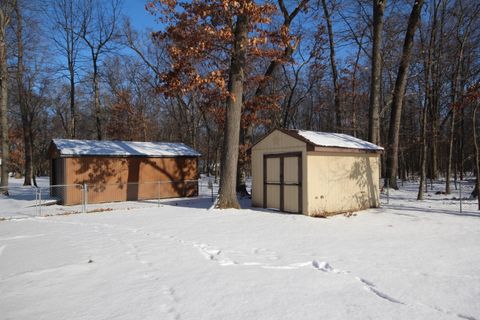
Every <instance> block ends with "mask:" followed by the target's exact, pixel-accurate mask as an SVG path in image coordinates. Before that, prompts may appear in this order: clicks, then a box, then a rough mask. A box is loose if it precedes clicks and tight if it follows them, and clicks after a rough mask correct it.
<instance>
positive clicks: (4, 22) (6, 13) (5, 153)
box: [0, 0, 16, 194]
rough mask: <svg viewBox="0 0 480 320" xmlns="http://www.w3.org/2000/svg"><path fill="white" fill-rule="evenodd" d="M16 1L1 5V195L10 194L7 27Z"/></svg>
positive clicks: (4, 2)
mask: <svg viewBox="0 0 480 320" xmlns="http://www.w3.org/2000/svg"><path fill="white" fill-rule="evenodd" d="M15 3H16V1H15V0H10V1H2V2H1V4H0V125H1V126H2V129H1V139H2V171H1V182H0V186H1V187H2V190H0V191H1V193H4V194H8V188H7V187H8V165H9V140H8V64H7V27H8V25H9V24H10V21H11V16H12V13H13V11H14V10H15Z"/></svg>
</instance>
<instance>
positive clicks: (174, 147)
mask: <svg viewBox="0 0 480 320" xmlns="http://www.w3.org/2000/svg"><path fill="white" fill-rule="evenodd" d="M53 143H54V144H55V146H56V147H57V149H58V150H59V152H60V155H72V156H73V155H76V156H86V155H88V156H150V157H170V156H192V157H196V156H200V153H198V152H197V151H195V150H194V149H192V148H190V147H189V146H187V145H185V144H183V143H174V142H138V141H98V140H73V139H53Z"/></svg>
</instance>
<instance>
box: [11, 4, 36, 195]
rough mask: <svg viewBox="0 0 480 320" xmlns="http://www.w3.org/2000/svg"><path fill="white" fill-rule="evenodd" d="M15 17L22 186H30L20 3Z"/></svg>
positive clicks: (30, 142) (29, 137) (29, 130)
mask: <svg viewBox="0 0 480 320" xmlns="http://www.w3.org/2000/svg"><path fill="white" fill-rule="evenodd" d="M15 16H16V23H17V27H16V38H17V95H18V105H19V107H20V115H21V119H22V131H23V143H24V149H25V150H24V159H25V166H24V174H25V177H24V182H23V185H25V186H27V185H32V180H33V133H32V121H31V118H30V113H29V110H28V105H27V101H26V92H25V85H24V80H25V76H24V74H25V68H24V61H23V56H24V48H23V41H24V39H23V23H24V20H23V14H22V8H21V7H20V1H17V2H16V5H15Z"/></svg>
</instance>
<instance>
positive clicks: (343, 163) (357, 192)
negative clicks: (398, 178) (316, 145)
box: [306, 152, 380, 216]
mask: <svg viewBox="0 0 480 320" xmlns="http://www.w3.org/2000/svg"><path fill="white" fill-rule="evenodd" d="M306 158H307V167H306V168H307V170H308V177H309V179H308V184H307V190H308V191H307V192H306V194H307V197H308V201H307V202H308V215H311V216H318V215H328V214H335V213H342V212H350V211H356V210H362V209H367V208H376V207H378V206H379V204H380V199H379V183H380V181H379V155H378V154H372V153H366V154H359V153H352V154H350V153H319V152H308V154H307V157H306Z"/></svg>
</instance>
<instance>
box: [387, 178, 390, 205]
mask: <svg viewBox="0 0 480 320" xmlns="http://www.w3.org/2000/svg"><path fill="white" fill-rule="evenodd" d="M387 204H390V179H388V178H387Z"/></svg>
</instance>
